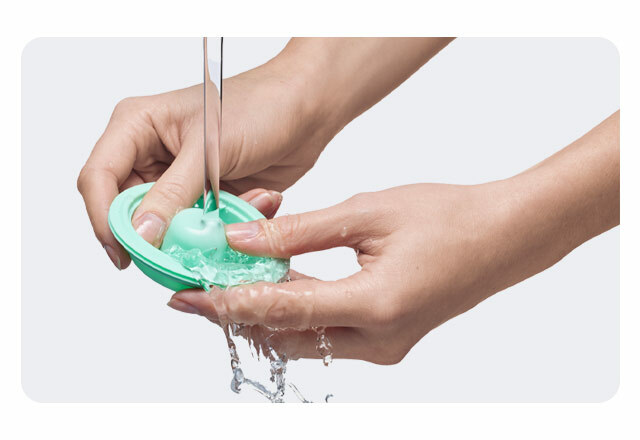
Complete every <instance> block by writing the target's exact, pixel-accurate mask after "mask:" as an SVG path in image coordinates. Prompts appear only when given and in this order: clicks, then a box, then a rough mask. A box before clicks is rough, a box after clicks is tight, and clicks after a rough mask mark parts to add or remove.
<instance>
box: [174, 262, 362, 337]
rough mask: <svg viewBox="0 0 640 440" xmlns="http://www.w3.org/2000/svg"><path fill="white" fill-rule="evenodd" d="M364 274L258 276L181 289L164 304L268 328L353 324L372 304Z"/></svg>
mask: <svg viewBox="0 0 640 440" xmlns="http://www.w3.org/2000/svg"><path fill="white" fill-rule="evenodd" d="M365 278H366V277H365V274H364V273H363V272H358V273H357V274H355V275H352V276H351V277H349V278H345V279H342V280H339V281H320V280H316V279H299V280H295V281H290V282H288V283H281V284H271V283H264V282H261V283H256V284H247V285H243V286H237V287H231V288H228V289H225V290H221V289H217V288H214V289H212V290H211V291H210V292H209V293H203V292H202V291H200V290H184V291H181V292H178V293H176V294H174V295H173V297H172V299H171V301H170V303H169V305H170V306H171V307H174V308H177V309H178V310H182V311H185V312H188V313H197V314H200V315H203V316H206V317H207V318H209V319H215V320H218V321H221V322H228V321H231V322H237V323H242V324H247V325H255V324H260V325H266V326H268V327H272V328H294V329H302V330H304V329H309V328H312V327H320V326H323V327H328V326H332V327H333V326H341V327H358V326H363V325H366V324H370V323H369V322H368V319H369V318H367V313H366V312H367V311H368V309H370V308H372V307H373V304H370V298H372V297H375V296H373V295H371V289H370V288H364V287H365V286H367V284H370V283H367V282H366V279H365ZM371 287H373V286H371ZM183 305H188V306H189V307H181V306H183ZM180 307H181V308H180ZM187 309H188V310H187Z"/></svg>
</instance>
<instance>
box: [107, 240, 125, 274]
mask: <svg viewBox="0 0 640 440" xmlns="http://www.w3.org/2000/svg"><path fill="white" fill-rule="evenodd" d="M103 247H104V250H105V251H106V252H107V255H108V256H109V259H110V260H111V262H112V263H113V265H114V266H115V267H117V268H118V270H122V266H121V265H120V257H119V256H118V253H117V252H116V251H115V249H114V248H112V247H111V246H109V245H108V244H105V245H104V246H103Z"/></svg>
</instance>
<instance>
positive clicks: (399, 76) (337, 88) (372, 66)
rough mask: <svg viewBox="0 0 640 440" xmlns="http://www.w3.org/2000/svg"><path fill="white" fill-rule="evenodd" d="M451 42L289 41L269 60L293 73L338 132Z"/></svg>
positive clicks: (393, 40) (411, 39)
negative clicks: (274, 57) (280, 51)
mask: <svg viewBox="0 0 640 440" xmlns="http://www.w3.org/2000/svg"><path fill="white" fill-rule="evenodd" d="M451 40H452V38H293V39H291V41H290V42H289V44H288V45H287V47H286V48H285V49H284V50H283V51H282V53H281V54H280V55H279V56H278V57H276V59H275V60H274V61H275V62H276V63H277V64H279V65H281V66H284V68H285V69H287V70H289V71H291V72H296V75H297V77H298V81H300V82H303V83H304V87H303V88H304V89H305V90H306V92H305V93H304V95H303V96H305V98H306V99H313V100H314V101H315V103H316V104H317V108H316V110H317V116H318V117H319V118H323V119H324V120H327V121H329V122H330V123H331V124H333V125H334V126H335V131H336V132H337V131H339V130H340V129H342V128H343V127H344V126H345V125H346V124H348V123H349V122H350V121H351V120H353V119H354V118H356V117H357V116H358V115H360V114H361V113H362V112H364V111H365V110H367V109H368V108H369V107H371V106H372V105H374V104H375V103H376V102H378V101H379V100H381V99H382V98H384V97H385V96H386V95H387V94H389V93H390V92H391V91H392V90H393V89H395V88H396V87H398V86H399V85H400V84H401V83H402V82H403V81H405V80H406V79H407V78H409V77H410V76H411V75H412V74H413V73H414V72H415V71H417V70H418V69H419V68H420V67H421V66H422V65H423V64H424V63H426V62H427V61H429V60H430V59H431V58H432V57H433V56H434V55H436V54H437V53H438V52H439V51H440V50H441V49H442V48H444V47H445V46H446V45H447V44H449V42H451Z"/></svg>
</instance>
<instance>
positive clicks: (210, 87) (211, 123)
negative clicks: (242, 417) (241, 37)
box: [170, 37, 333, 403]
mask: <svg viewBox="0 0 640 440" xmlns="http://www.w3.org/2000/svg"><path fill="white" fill-rule="evenodd" d="M212 42H215V44H212V45H211V46H210V47H209V45H208V39H207V37H204V38H203V41H202V47H203V61H204V63H203V64H204V66H203V74H204V78H203V87H202V89H203V106H204V107H203V110H204V111H203V125H204V127H203V147H204V187H203V193H204V194H203V200H204V201H205V202H204V207H203V214H206V213H207V212H209V211H211V210H213V209H218V208H219V207H220V199H219V188H220V148H221V132H222V96H223V87H222V86H223V83H222V72H223V70H222V69H223V47H224V46H223V43H224V40H223V38H222V37H220V38H216V39H213V41H212ZM218 43H219V44H218ZM209 191H212V192H213V197H207V195H208V192H209ZM209 200H211V202H209ZM212 203H215V206H211V204H212ZM181 251H182V250H180V249H174V250H173V253H174V255H173V256H174V257H176V258H177V259H178V260H179V261H181V262H182V263H183V265H185V266H187V268H189V269H190V270H191V271H192V272H193V273H194V274H195V275H196V276H198V277H199V279H200V283H201V285H202V287H203V288H204V289H205V290H206V291H208V292H209V291H210V290H211V284H210V283H211V278H210V277H206V276H203V275H204V274H205V269H207V268H206V267H204V269H203V267H202V261H200V262H199V263H196V264H195V265H193V266H191V267H189V265H187V264H185V261H186V260H185V258H183V257H184V255H182V254H180V252H181ZM170 254H171V252H170ZM185 255H186V254H185ZM248 258H254V259H256V261H257V263H256V264H260V263H261V261H258V260H259V259H257V257H248ZM200 260H202V259H200ZM265 261H266V260H265ZM270 261H275V263H273V264H282V263H278V260H270ZM264 264H271V263H269V261H266V262H265V263H264ZM196 266H197V269H196ZM206 266H208V265H206ZM218 269H219V268H218ZM209 272H210V271H209ZM224 272H226V271H224ZM268 272H269V271H268V270H267V271H266V273H268ZM218 273H219V271H218V272H214V275H216V274H218ZM227 275H229V274H227ZM226 281H227V283H224V284H225V285H233V284H238V280H237V279H235V278H233V279H231V278H230V279H227V280H226ZM267 281H271V282H276V281H278V280H267ZM286 281H289V279H287V280H286ZM216 284H218V283H216ZM220 284H223V283H220ZM221 326H222V329H223V331H224V335H225V338H226V341H227V345H228V347H229V355H230V358H231V371H232V374H233V376H232V379H231V390H232V391H234V392H235V393H239V392H240V391H241V387H242V386H243V385H244V384H247V385H249V386H250V387H252V388H253V389H254V390H255V391H257V392H258V393H260V394H261V395H263V396H264V397H266V398H267V399H268V400H269V401H270V402H274V403H281V402H284V396H285V393H286V389H287V386H288V387H289V389H291V390H292V391H293V394H294V395H295V397H296V398H297V399H298V400H300V402H303V403H311V401H310V400H307V399H306V398H305V397H304V396H303V395H302V393H301V392H300V390H299V389H298V388H297V387H296V386H295V385H294V384H292V383H286V380H285V373H286V371H287V361H288V359H287V356H286V354H285V353H282V354H280V353H278V352H277V351H276V350H275V349H274V347H273V344H272V338H274V337H278V336H279V330H278V329H267V328H266V327H260V328H259V329H255V331H254V328H252V327H251V326H245V325H242V324H237V323H233V322H222V323H221ZM254 327H255V326H254ZM312 330H314V331H315V332H316V334H317V338H316V350H317V352H318V353H319V355H320V356H321V357H322V360H323V363H324V365H327V366H328V365H329V364H330V363H331V360H332V349H331V343H330V341H329V339H328V337H327V335H326V333H325V328H324V327H319V328H313V329H312ZM256 332H257V333H258V336H259V337H257V338H256V337H254V336H255V333H256ZM234 338H235V339H236V340H235V341H234ZM240 338H244V339H246V341H247V342H248V344H249V349H250V351H251V354H252V355H253V353H254V350H255V353H256V357H257V358H258V361H259V360H260V356H261V355H262V357H263V358H264V359H266V360H268V361H269V373H270V377H269V380H270V381H271V382H272V383H273V384H274V385H275V389H274V390H273V391H272V390H269V388H267V387H266V386H265V385H263V384H262V383H260V382H259V381H256V380H253V379H250V378H248V377H245V375H244V372H243V370H242V368H241V363H240V357H239V355H238V350H237V346H236V341H240ZM332 396H333V395H331V394H328V395H327V396H326V397H325V402H328V400H329V398H330V397H332Z"/></svg>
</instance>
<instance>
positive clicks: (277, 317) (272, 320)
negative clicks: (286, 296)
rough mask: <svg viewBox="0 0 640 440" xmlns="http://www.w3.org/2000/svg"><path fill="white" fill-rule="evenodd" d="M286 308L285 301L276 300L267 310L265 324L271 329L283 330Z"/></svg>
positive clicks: (285, 321)
mask: <svg viewBox="0 0 640 440" xmlns="http://www.w3.org/2000/svg"><path fill="white" fill-rule="evenodd" d="M288 312H289V311H288V307H287V304H286V301H283V300H282V298H278V299H276V300H275V302H274V303H273V304H272V305H271V307H269V308H268V309H267V313H266V314H265V324H266V325H268V326H269V327H273V328H285V327H286V326H287V316H288Z"/></svg>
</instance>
